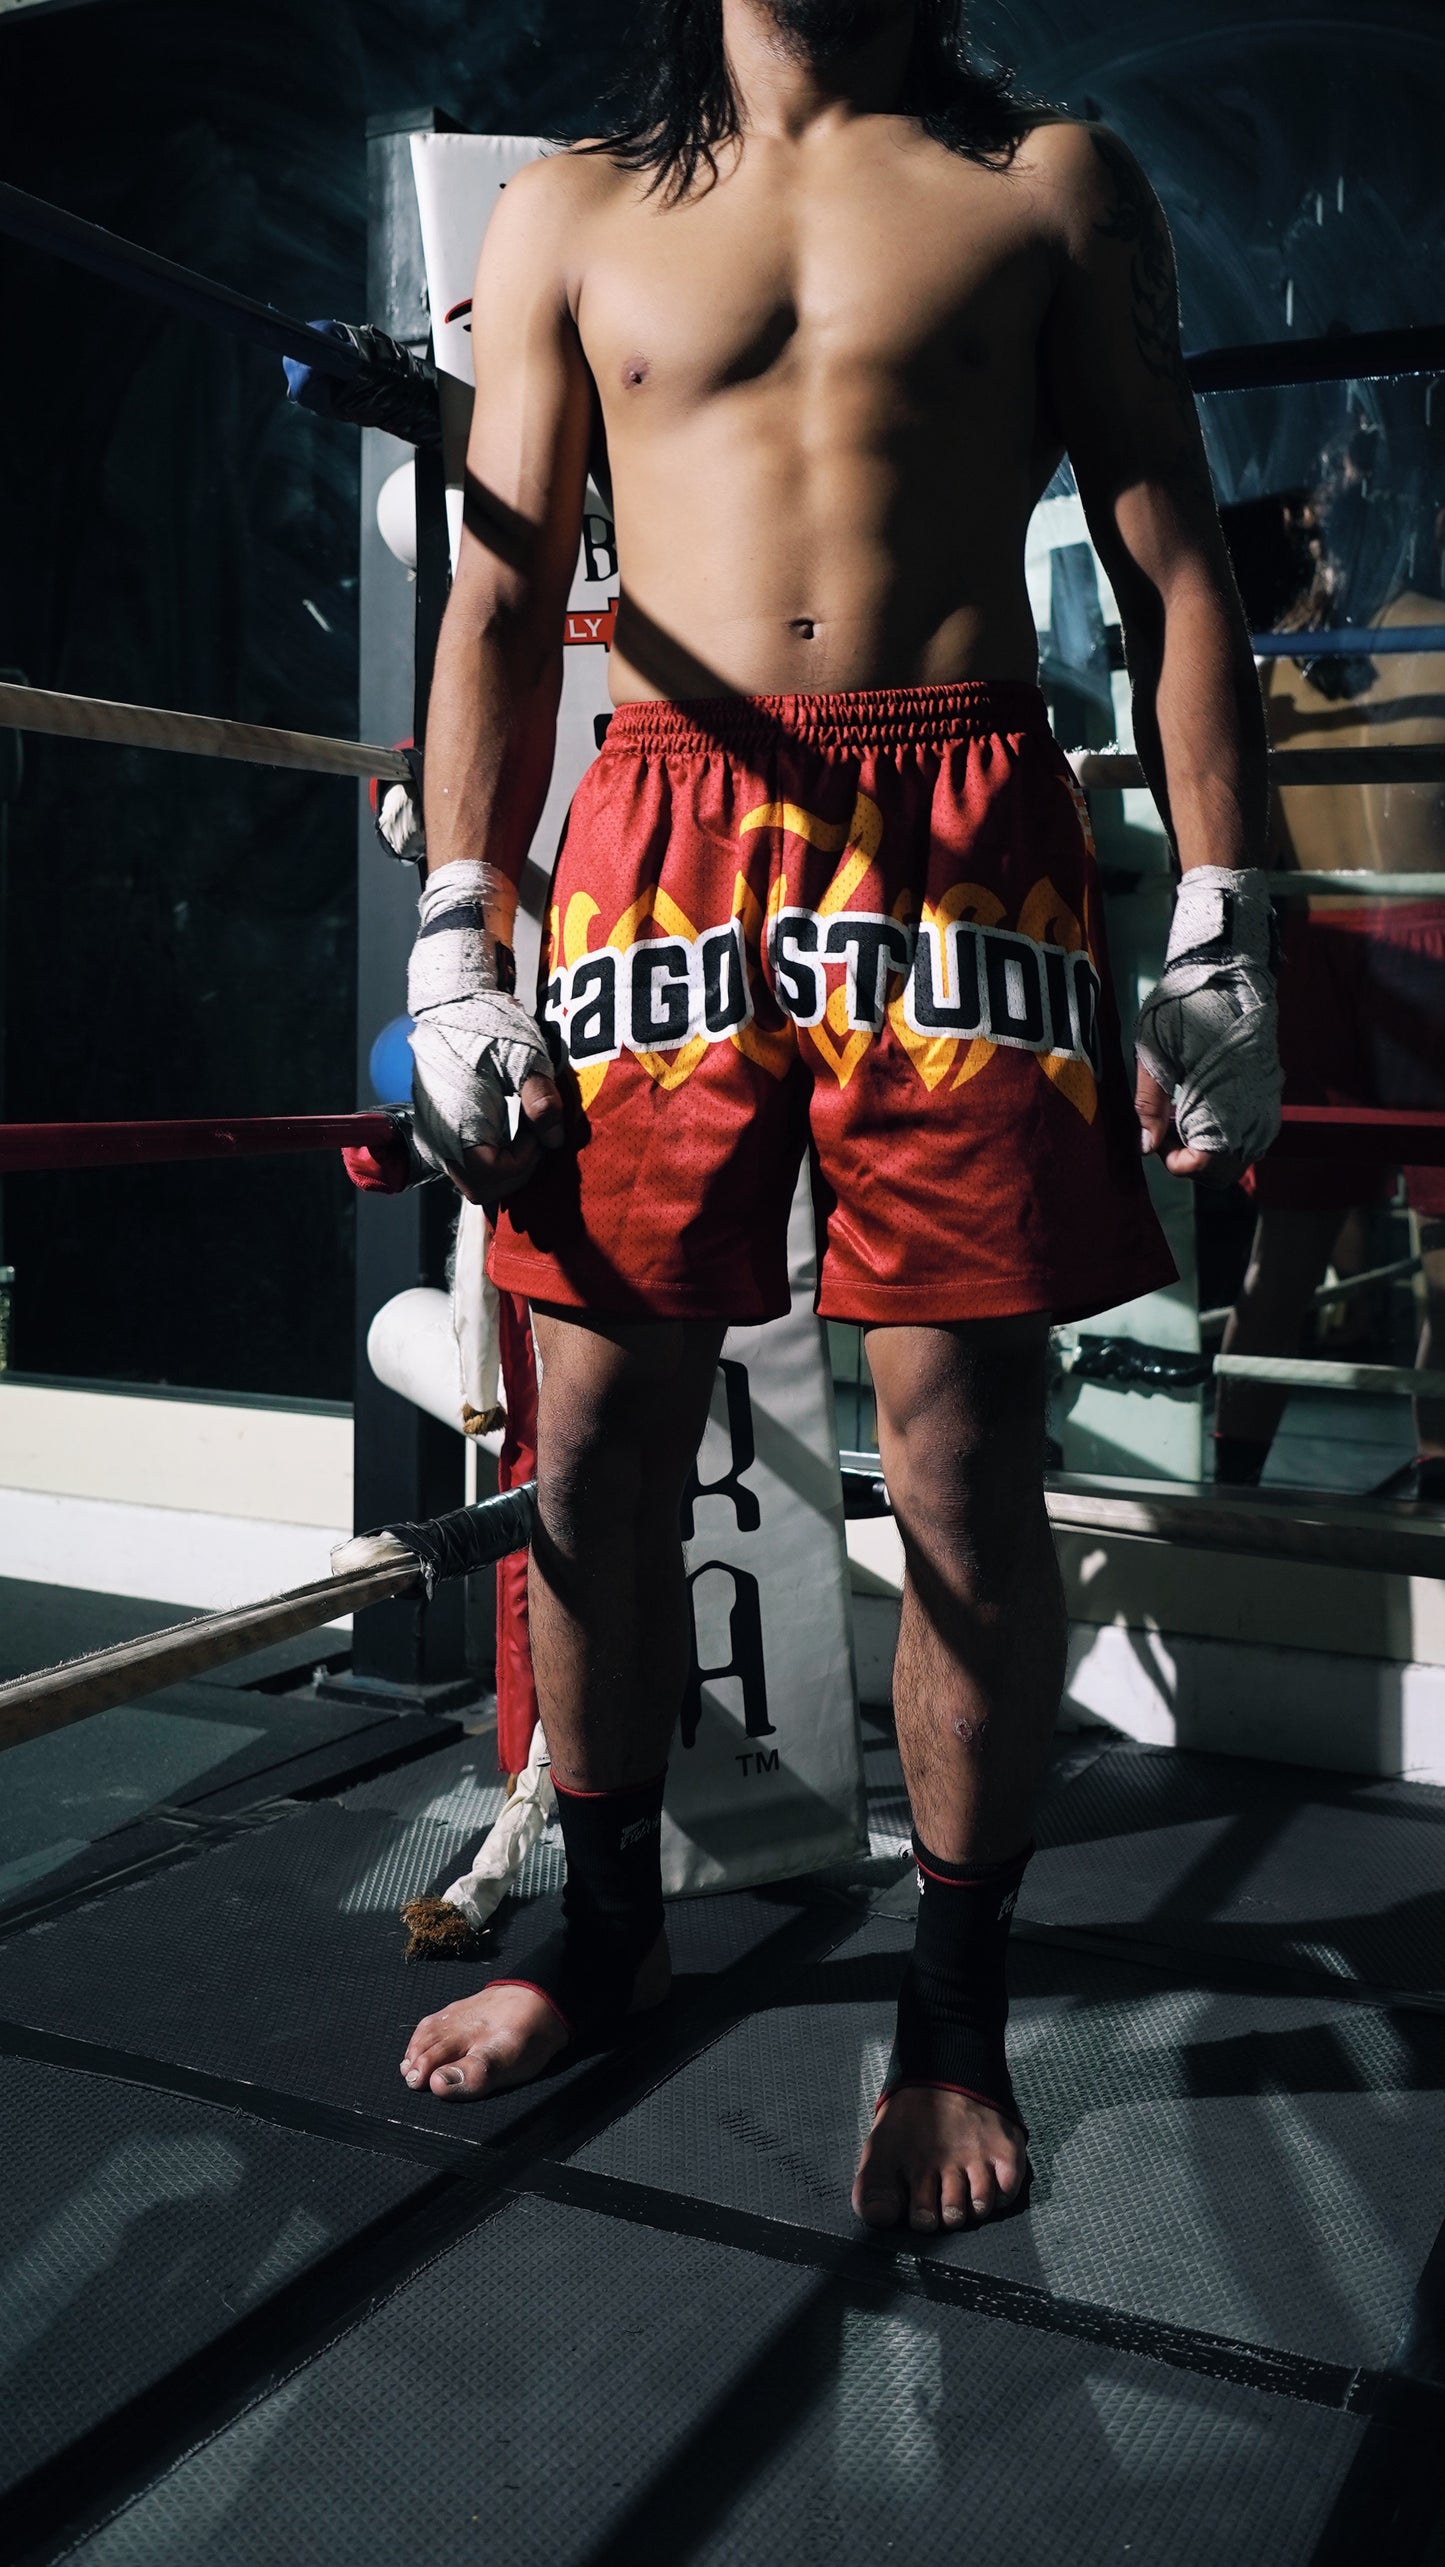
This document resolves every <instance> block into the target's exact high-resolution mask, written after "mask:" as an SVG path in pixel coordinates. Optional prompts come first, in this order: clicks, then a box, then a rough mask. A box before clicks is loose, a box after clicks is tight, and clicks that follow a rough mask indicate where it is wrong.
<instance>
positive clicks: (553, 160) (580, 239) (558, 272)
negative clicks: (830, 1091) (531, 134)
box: [481, 144, 627, 293]
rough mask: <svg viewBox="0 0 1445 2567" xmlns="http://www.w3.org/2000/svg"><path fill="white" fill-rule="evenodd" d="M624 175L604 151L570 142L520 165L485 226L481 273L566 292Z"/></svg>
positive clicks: (509, 180) (617, 191) (623, 179)
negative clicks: (546, 282) (546, 283)
mask: <svg viewBox="0 0 1445 2567" xmlns="http://www.w3.org/2000/svg"><path fill="white" fill-rule="evenodd" d="M626 176H627V173H625V172H623V171H620V170H619V169H618V168H617V165H616V163H615V162H613V161H611V160H609V159H608V158H607V157H606V155H605V154H604V153H600V152H597V153H594V152H589V151H587V150H586V149H584V148H582V147H581V146H579V145H575V144H574V145H570V146H568V145H563V146H562V147H561V148H559V149H558V150H556V151H549V152H544V153H543V154H541V155H540V156H539V158H538V159H536V160H529V161H527V162H525V163H524V164H523V166H522V168H521V169H519V170H517V171H515V172H514V174H513V175H512V177H511V178H509V179H508V180H507V183H506V185H505V187H504V188H503V190H502V194H501V199H500V202H499V203H498V205H497V208H496V211H495V213H494V214H493V215H492V218H491V221H490V222H489V224H488V225H487V229H486V234H485V237H484V239H483V242H482V253H481V265H482V269H483V270H484V271H487V272H489V273H491V274H492V275H494V276H497V277H502V276H505V275H510V276H512V277H513V278H514V279H516V278H520V277H530V278H532V279H533V280H534V281H535V280H540V279H543V278H552V279H554V280H556V282H557V284H558V287H559V290H560V289H561V288H562V286H563V285H564V284H565V285H566V288H567V291H568V292H569V293H570V292H571V290H572V283H573V282H574V281H575V277H576V274H577V270H578V262H579V255H580V254H582V253H583V252H584V251H585V246H586V243H587V240H588V238H589V235H590V232H591V228H592V226H593V224H594V222H595V221H596V220H597V218H598V217H599V216H600V215H601V214H603V213H604V212H605V211H606V209H607V208H608V206H609V205H611V204H612V203H613V202H614V201H615V200H616V197H617V195H618V193H619V191H620V188H621V186H622V185H623V184H624V182H625V178H626Z"/></svg>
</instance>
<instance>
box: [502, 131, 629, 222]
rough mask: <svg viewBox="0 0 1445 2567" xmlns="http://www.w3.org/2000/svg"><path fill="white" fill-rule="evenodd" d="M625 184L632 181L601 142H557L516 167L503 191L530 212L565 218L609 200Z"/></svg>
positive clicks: (572, 216)
mask: <svg viewBox="0 0 1445 2567" xmlns="http://www.w3.org/2000/svg"><path fill="white" fill-rule="evenodd" d="M629 183H635V182H633V180H632V173H631V172H630V171H628V170H624V169H620V168H619V167H618V164H617V163H616V161H614V160H613V159H611V158H610V156H609V154H608V152H607V150H606V148H605V146H603V145H602V144H600V143H594V142H586V141H584V142H576V143H561V144H559V145H558V146H557V148H556V149H555V150H553V151H547V152H543V153H542V154H541V155H540V157H539V158H538V159H536V160H529V161H528V162H527V164H526V166H525V168H523V169H519V170H518V172H517V174H516V176H515V178H513V179H511V180H509V182H508V185H507V194H508V195H509V196H510V195H513V194H515V195H516V197H517V199H518V201H519V202H521V203H523V204H525V205H526V207H527V208H528V211H529V212H530V213H532V214H533V215H537V216H545V215H547V214H555V215H556V216H557V217H558V218H559V219H561V220H566V219H568V218H575V217H576V216H577V215H578V214H580V213H584V212H586V211H587V210H588V209H589V208H591V207H593V206H599V207H600V206H602V205H605V204H608V203H610V202H611V201H612V199H613V198H614V197H616V196H617V195H618V194H619V193H620V192H621V191H622V190H623V189H624V188H625V187H626V186H627V185H628V184H629Z"/></svg>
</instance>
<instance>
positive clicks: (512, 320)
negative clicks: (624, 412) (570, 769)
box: [426, 161, 592, 884]
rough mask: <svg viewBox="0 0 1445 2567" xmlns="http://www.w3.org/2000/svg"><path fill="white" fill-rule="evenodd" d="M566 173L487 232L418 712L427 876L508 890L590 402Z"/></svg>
mask: <svg viewBox="0 0 1445 2567" xmlns="http://www.w3.org/2000/svg"><path fill="white" fill-rule="evenodd" d="M577 166H578V165H577V164H576V163H575V162H572V163H568V162H565V161H564V162H561V163H560V164H557V163H548V162H540V163H535V164H533V165H532V166H530V167H529V168H527V169H524V170H522V171H520V172H519V174H518V176H517V177H516V178H514V179H513V180H512V181H511V182H510V183H509V185H508V186H507V188H506V189H505V191H504V193H503V196H502V201H501V203H500V204H499V205H498V207H497V210H496V212H495V213H494V214H493V216H492V219H491V222H490V223H489V225H488V227H487V232H486V238H485V241H484V243H483V247H482V254H481V258H480V261H479V262H478V266H477V276H476V285H475V289H474V294H473V301H472V362H473V366H474V369H475V373H476V399H475V404H474V407H473V411H472V427H471V436H470V439H469V442H468V446H467V464H466V488H465V494H464V502H463V516H462V538H461V551H460V556H459V559H458V562H457V570H456V577H455V579H454V581H453V583H452V592H451V597H450V600H449V602H448V605H447V611H446V615H445V618H444V620H443V623H442V629H441V635H440V639H439V641H438V644H437V657H436V670H435V674H434V676H433V680H432V694H431V703H430V706H429V708H428V713H427V754H426V834H427V850H428V863H429V867H430V869H431V870H432V871H433V872H434V871H435V870H436V868H437V866H438V865H445V864H450V863H452V862H453V861H454V860H455V859H456V858H457V857H459V856H469V857H479V858H480V859H481V860H482V861H483V862H484V863H486V864H488V865H491V866H494V867H495V868H496V869H497V870H498V871H499V872H500V873H503V874H505V875H506V876H507V877H508V879H509V880H510V881H511V882H512V883H514V884H515V883H516V882H517V881H518V880H519V878H520V875H521V870H522V866H523V864H524V862H525V861H526V855H527V849H528V847H529V846H530V844H531V840H532V833H533V831H534V830H535V828H536V826H537V822H538V820H539V819H540V817H541V812H542V805H543V803H544V801H545V800H546V795H547V785H548V781H549V779H550V776H551V771H552V756H553V750H554V747H555V740H556V721H557V704H558V699H559V696H560V694H561V687H562V633H563V623H564V618H565V614H566V607H567V595H568V591H569V589H570V587H571V582H572V573H573V569H574V567H575V564H576V560H577V545H578V541H579V538H580V534H581V525H582V504H583V493H584V490H585V486H586V480H587V442H588V435H589V430H590V426H591V416H592V388H591V378H590V376H589V374H588V371H587V366H586V361H585V359H584V357H583V354H582V349H581V345H580V342H579V340H578V337H577V329H576V324H575V322H574V321H573V318H572V313H571V309H570V304H569V296H568V273H567V253H566V235H567V234H568V233H569V232H572V233H573V234H574V235H575V228H576V214H577V205H576V201H575V200H576V194H577V190H576V187H575V184H569V182H572V181H574V179H575V176H576V174H577Z"/></svg>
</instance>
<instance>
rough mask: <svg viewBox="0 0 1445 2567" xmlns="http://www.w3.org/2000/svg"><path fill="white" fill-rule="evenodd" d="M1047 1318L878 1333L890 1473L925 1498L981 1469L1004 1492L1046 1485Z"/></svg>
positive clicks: (1028, 1314) (871, 1332) (877, 1385)
mask: <svg viewBox="0 0 1445 2567" xmlns="http://www.w3.org/2000/svg"><path fill="white" fill-rule="evenodd" d="M1049 1327H1050V1313H1049V1312H1048V1311H1046V1310H1031V1311H1023V1312H1018V1313H1015V1314H1014V1315H1013V1316H1012V1317H1010V1318H1007V1319H976V1320H965V1321H962V1322H957V1323H954V1324H952V1325H949V1326H947V1327H903V1328H899V1327H874V1328H869V1329H867V1330H866V1332H865V1336H864V1344H865V1346H866V1349H867V1354H868V1364H869V1369H870V1371H871V1372H872V1375H873V1387H874V1392H875V1395H876V1398H877V1403H878V1433H879V1440H880V1445H881V1449H882V1456H883V1462H884V1467H885V1470H888V1471H889V1472H890V1475H891V1476H892V1475H897V1476H900V1477H901V1476H902V1475H906V1477H907V1480H908V1482H909V1485H910V1489H911V1490H912V1491H913V1492H914V1493H915V1494H922V1493H923V1489H924V1488H925V1487H926V1485H927V1479H928V1477H929V1476H930V1475H931V1477H932V1480H933V1481H934V1483H935V1484H936V1486H937V1487H938V1489H939V1491H940V1493H942V1492H943V1491H944V1490H946V1489H948V1488H949V1487H951V1486H953V1485H955V1484H956V1483H957V1482H958V1481H959V1480H960V1478H962V1477H965V1476H971V1475H974V1474H976V1473H977V1471H978V1470H979V1469H980V1468H981V1467H984V1468H986V1469H987V1470H988V1473H989V1476H990V1478H991V1479H992V1480H994V1482H995V1483H996V1484H997V1483H998V1482H1001V1481H1012V1482H1015V1483H1017V1484H1018V1485H1020V1486H1021V1487H1032V1486H1036V1485H1039V1484H1041V1483H1042V1479H1043V1469H1044V1423H1045V1408H1046V1404H1047V1398H1048V1346H1049Z"/></svg>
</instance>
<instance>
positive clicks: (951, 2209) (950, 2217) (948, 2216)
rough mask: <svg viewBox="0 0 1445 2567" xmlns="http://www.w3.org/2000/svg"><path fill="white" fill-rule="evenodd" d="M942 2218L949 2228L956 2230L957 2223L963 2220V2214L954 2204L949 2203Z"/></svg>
mask: <svg viewBox="0 0 1445 2567" xmlns="http://www.w3.org/2000/svg"><path fill="white" fill-rule="evenodd" d="M943 2216H944V2218H945V2220H946V2221H947V2223H948V2225H949V2227H950V2228H957V2227H958V2225H959V2222H960V2221H961V2219H962V2218H963V2212H962V2211H961V2210H960V2209H959V2207H958V2204H957V2203H956V2202H950V2203H949V2206H948V2208H947V2210H946V2211H945V2212H944V2214H943Z"/></svg>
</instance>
